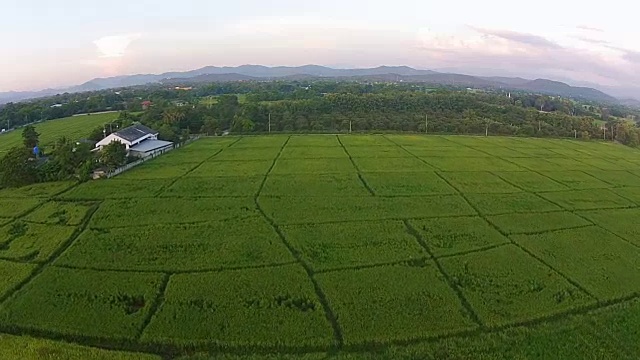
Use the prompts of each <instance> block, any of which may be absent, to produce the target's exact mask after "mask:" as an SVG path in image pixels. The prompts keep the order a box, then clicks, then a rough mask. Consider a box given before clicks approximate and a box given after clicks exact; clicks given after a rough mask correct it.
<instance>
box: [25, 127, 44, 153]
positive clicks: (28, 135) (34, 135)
mask: <svg viewBox="0 0 640 360" xmlns="http://www.w3.org/2000/svg"><path fill="white" fill-rule="evenodd" d="M39 140H40V134H38V132H37V131H36V128H35V127H33V126H32V125H27V126H25V127H24V130H22V141H23V143H24V146H25V147H26V148H27V149H29V150H31V149H33V148H34V147H36V146H37V145H38V142H39Z"/></svg>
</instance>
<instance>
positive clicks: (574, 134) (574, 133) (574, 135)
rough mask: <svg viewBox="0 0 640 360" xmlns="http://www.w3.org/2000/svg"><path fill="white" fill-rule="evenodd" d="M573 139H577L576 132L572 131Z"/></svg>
mask: <svg viewBox="0 0 640 360" xmlns="http://www.w3.org/2000/svg"><path fill="white" fill-rule="evenodd" d="M573 138H574V139H577V138H578V130H573Z"/></svg>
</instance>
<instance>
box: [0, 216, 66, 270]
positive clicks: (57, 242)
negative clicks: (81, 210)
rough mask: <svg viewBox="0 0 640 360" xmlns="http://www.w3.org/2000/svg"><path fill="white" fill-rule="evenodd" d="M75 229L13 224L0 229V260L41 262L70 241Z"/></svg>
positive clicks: (61, 226) (21, 223) (62, 226)
mask: <svg viewBox="0 0 640 360" xmlns="http://www.w3.org/2000/svg"><path fill="white" fill-rule="evenodd" d="M74 231H75V228H74V227H71V226H64V225H42V224H31V223H26V222H22V221H17V222H13V223H11V224H9V225H5V226H4V227H2V228H0V259H9V260H17V261H31V262H43V261H46V260H48V259H49V258H50V257H51V256H52V255H53V253H54V252H56V250H58V248H60V246H62V244H64V243H65V242H66V241H67V240H69V239H70V237H71V235H72V234H73V233H74Z"/></svg>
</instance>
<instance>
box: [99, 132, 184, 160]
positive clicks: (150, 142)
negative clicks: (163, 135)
mask: <svg viewBox="0 0 640 360" xmlns="http://www.w3.org/2000/svg"><path fill="white" fill-rule="evenodd" d="M114 141H117V142H120V143H122V144H124V145H125V146H126V148H127V151H128V153H129V155H130V156H135V157H139V158H144V157H147V156H150V155H152V154H154V153H157V152H161V151H164V150H167V149H170V148H173V143H172V142H170V141H162V140H158V132H157V131H155V130H153V129H150V128H148V127H146V126H144V125H140V124H136V125H133V126H130V127H128V128H125V129H122V130H120V131H117V132H115V133H113V134H111V135H109V136H107V137H106V138H104V139H102V140H100V141H99V142H98V143H97V144H96V147H95V149H94V150H95V151H99V150H102V148H104V147H105V146H107V145H109V144H111V143H112V142H114Z"/></svg>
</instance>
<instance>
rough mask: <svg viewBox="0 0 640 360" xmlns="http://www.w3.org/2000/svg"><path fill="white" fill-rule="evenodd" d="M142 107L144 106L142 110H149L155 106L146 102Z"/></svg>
mask: <svg viewBox="0 0 640 360" xmlns="http://www.w3.org/2000/svg"><path fill="white" fill-rule="evenodd" d="M141 105H142V110H148V109H149V108H150V107H151V105H153V103H152V102H151V101H149V100H146V101H143V102H142V104H141Z"/></svg>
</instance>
